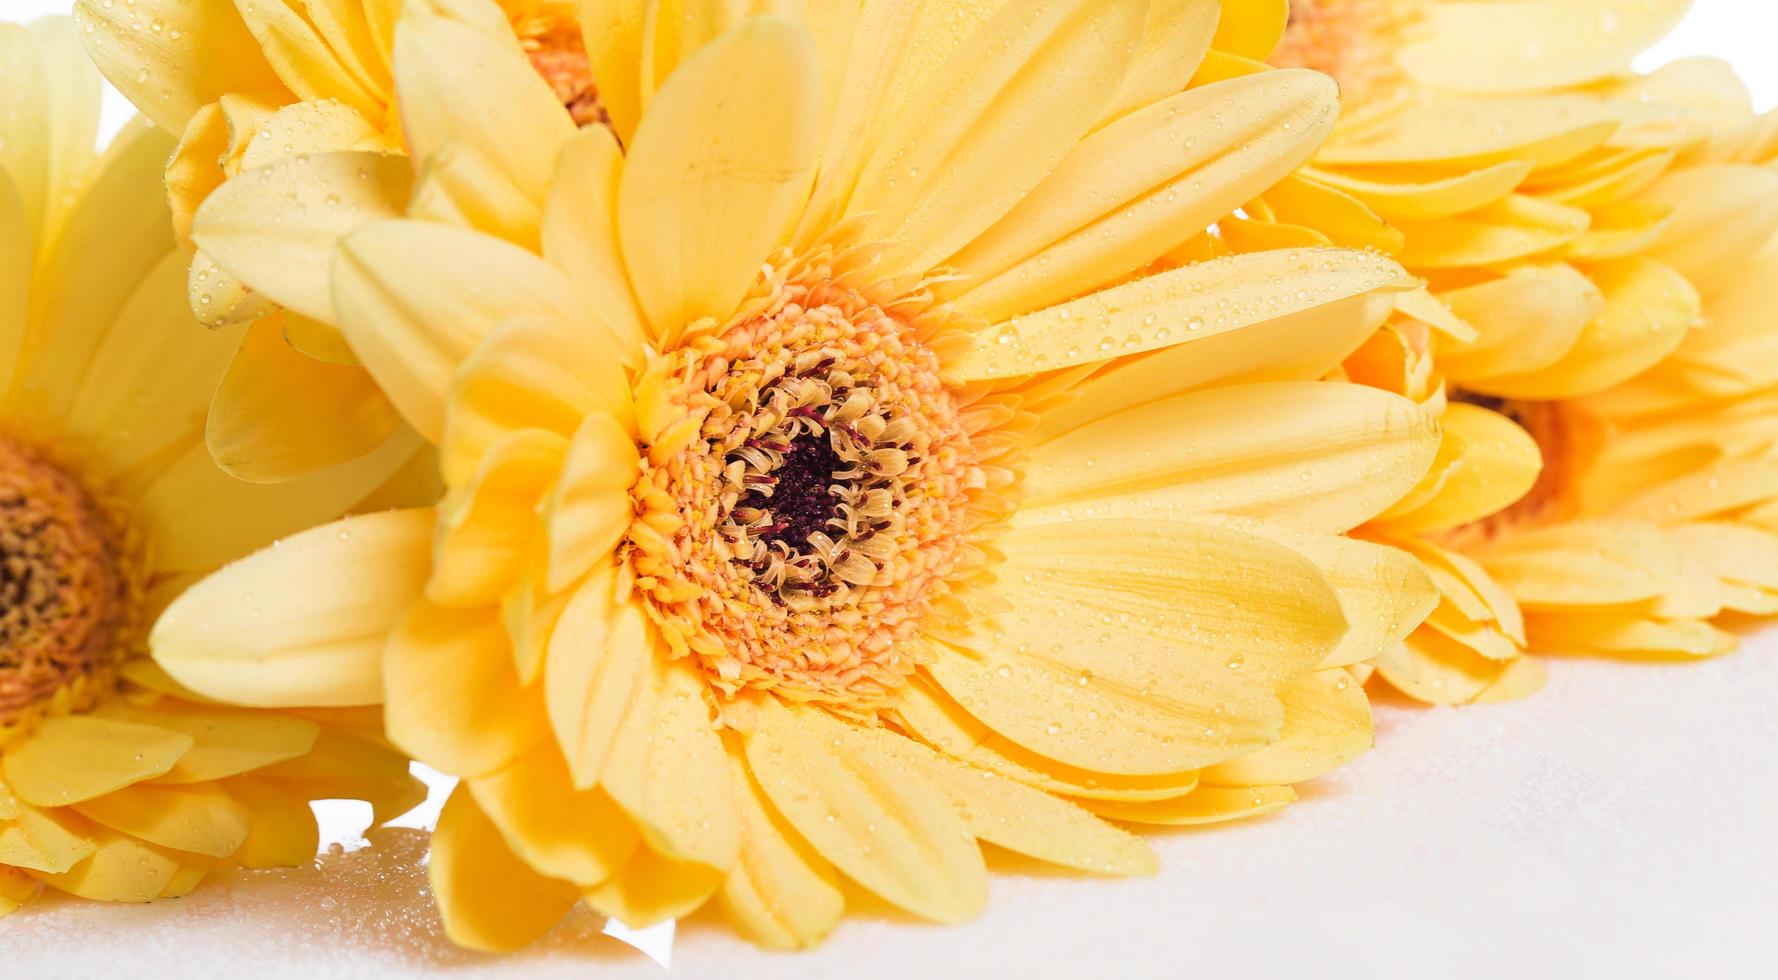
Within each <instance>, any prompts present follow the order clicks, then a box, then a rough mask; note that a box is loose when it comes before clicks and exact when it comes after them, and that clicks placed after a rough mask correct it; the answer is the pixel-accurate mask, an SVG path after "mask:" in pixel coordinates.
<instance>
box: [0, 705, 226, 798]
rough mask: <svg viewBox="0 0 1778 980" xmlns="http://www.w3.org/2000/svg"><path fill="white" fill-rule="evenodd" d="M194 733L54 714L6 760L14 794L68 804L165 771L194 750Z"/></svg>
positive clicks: (1, 763) (3, 766)
mask: <svg viewBox="0 0 1778 980" xmlns="http://www.w3.org/2000/svg"><path fill="white" fill-rule="evenodd" d="M191 747H192V739H191V736H189V735H185V734H183V733H180V732H176V731H173V730H171V729H166V728H159V727H156V726H153V725H141V724H137V723H134V722H127V721H116V720H113V719H109V718H93V717H88V716H83V715H66V716H62V717H57V718H50V719H48V720H46V721H44V722H43V723H42V725H40V726H39V727H38V729H37V730H36V731H35V732H33V733H31V735H30V736H28V737H27V738H25V740H24V741H23V742H21V743H19V744H17V745H13V746H10V747H8V749H7V750H6V756H5V758H4V759H0V771H3V772H4V773H5V775H6V782H7V785H8V786H10V787H11V788H12V792H13V795H15V796H17V797H18V798H19V799H20V800H22V801H24V802H26V803H30V804H33V805H35V806H66V805H68V804H70V803H79V802H81V801H83V800H90V799H93V798H94V797H98V796H104V795H105V794H106V793H112V792H116V791H117V790H120V789H122V788H124V787H125V786H130V785H132V784H135V783H139V782H142V781H143V780H146V779H153V778H154V777H156V776H160V775H164V774H165V773H166V772H167V771H168V770H170V769H172V768H173V766H174V765H175V764H176V763H177V762H178V761H179V757H180V756H182V755H184V754H185V753H186V752H188V751H190V750H191Z"/></svg>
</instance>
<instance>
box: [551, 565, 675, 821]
mask: <svg viewBox="0 0 1778 980" xmlns="http://www.w3.org/2000/svg"><path fill="white" fill-rule="evenodd" d="M657 655H658V654H657V651H656V650H655V645H654V640H653V638H652V636H651V631H650V628H649V625H648V621H647V619H646V617H645V616H644V614H643V610H642V609H641V608H640V607H639V606H637V605H635V604H634V603H632V602H630V601H627V600H624V599H620V598H619V597H618V596H617V576H616V573H615V571H614V570H613V569H612V568H611V567H610V566H606V567H604V568H602V569H600V570H599V571H596V572H594V573H593V574H592V575H591V576H589V577H588V578H587V580H586V582H585V583H584V584H582V585H581V586H580V588H579V589H577V590H576V591H575V593H574V596H573V598H572V599H570V600H569V601H568V605H567V606H566V607H565V608H564V609H563V610H562V615H561V618H560V619H559V620H557V622H556V628H555V631H554V632H553V633H552V634H551V635H550V638H549V646H548V651H547V653H546V655H545V656H546V660H545V664H544V693H545V702H546V704H547V705H548V710H549V721H550V725H551V727H552V729H553V730H554V732H555V737H556V744H557V745H559V746H560V747H561V750H562V754H563V755H564V756H565V757H566V758H567V760H568V769H569V771H570V772H572V773H573V775H574V785H575V786H576V787H578V788H580V789H588V788H591V787H592V786H594V785H596V784H597V783H598V781H599V776H600V773H601V772H602V771H603V769H604V766H605V760H606V758H607V757H608V756H609V755H610V753H611V751H612V745H613V743H614V742H615V741H616V739H617V736H618V731H619V730H620V728H621V727H622V726H623V724H624V719H625V717H627V715H628V714H629V711H630V709H631V706H632V705H633V704H635V703H636V699H637V691H638V690H639V689H640V688H641V687H642V686H643V685H645V684H646V683H647V682H648V675H649V673H650V672H651V671H652V670H653V669H654V668H653V666H652V661H653V659H654V658H655V657H656V656H657Z"/></svg>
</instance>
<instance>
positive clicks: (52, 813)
mask: <svg viewBox="0 0 1778 980" xmlns="http://www.w3.org/2000/svg"><path fill="white" fill-rule="evenodd" d="M0 77H4V78H5V80H6V84H5V89H4V91H3V92H0V915H5V914H7V913H9V912H11V911H13V910H14V909H16V908H17V907H18V906H19V905H20V904H21V903H23V902H24V901H26V900H27V899H29V898H30V897H31V896H32V895H34V894H35V893H36V892H37V891H38V890H39V889H40V888H41V886H42V885H44V884H48V885H49V886H50V887H53V888H57V889H60V890H62V891H65V892H69V893H71V894H74V895H79V896H83V897H86V898H94V899H103V900H110V901H147V900H149V899H153V898H156V897H163V896H176V895H183V894H185V893H186V892H188V891H189V890H191V889H192V888H193V887H195V886H196V885H197V883H198V882H199V881H200V880H201V879H202V878H203V877H204V875H205V874H206V873H207V872H209V871H210V870H211V869H214V868H220V867H230V866H246V867H266V866H272V865H289V864H298V863H301V862H304V861H308V860H310V859H312V858H313V857H314V854H315V846H316V827H315V822H314V817H313V815H312V814H311V813H310V811H309V803H310V801H311V800H315V799H323V798H329V797H355V798H361V799H366V800H370V801H372V802H373V803H374V804H375V805H376V808H377V811H378V816H379V818H382V819H386V818H388V817H390V816H394V815H397V814H399V813H401V812H402V811H404V810H406V809H408V807H410V806H411V805H412V804H414V803H415V802H418V800H419V799H421V798H423V795H424V787H422V786H420V785H419V784H417V783H416V782H415V781H414V780H413V779H412V778H411V777H410V776H408V775H407V764H406V762H405V760H404V759H403V758H402V757H401V756H400V755H398V754H397V753H395V752H393V751H392V750H390V749H388V748H387V747H385V746H384V745H383V744H382V743H381V741H380V731H379V729H380V726H381V721H380V718H379V717H378V715H377V713H376V712H374V711H370V712H366V711H363V710H342V711H331V712H329V711H314V712H308V713H300V712H275V713H274V712H256V711H248V710H241V709H233V708H224V707H220V706H217V705H215V704H213V703H210V702H207V701H206V700H205V699H202V698H200V697H198V696H196V695H194V694H191V693H189V692H187V691H185V690H184V689H182V688H180V687H179V686H178V685H177V684H175V683H174V682H172V681H171V680H170V679H169V678H167V677H166V675H165V674H164V673H162V672H161V671H160V670H159V669H158V668H156V667H155V666H154V665H153V663H152V662H151V661H149V660H148V659H147V658H146V656H143V654H144V653H145V652H146V635H145V634H146V633H147V629H148V624H149V622H150V621H151V620H152V618H153V616H154V615H155V613H156V611H157V610H159V609H160V608H161V607H162V606H163V605H165V604H166V603H167V602H168V601H170V600H171V599H173V598H174V597H175V596H176V595H178V593H179V592H180V590H181V589H182V588H183V587H184V586H185V585H186V584H188V583H190V582H191V581H193V580H194V579H195V578H196V577H197V576H200V575H202V574H204V573H206V572H209V571H211V570H213V569H214V568H216V567H217V566H218V565H220V564H222V563H223V562H225V561H228V560H230V559H233V558H236V557H239V556H241V555H243V554H245V553H247V552H249V551H251V550H252V549H254V548H256V547H259V546H261V545H263V544H265V543H266V542H268V541H271V540H272V539H274V538H275V537H277V536H278V535H281V534H288V533H291V532H293V531H296V530H300V529H301V528H303V527H305V526H308V525H311V524H313V523H315V522H317V521H322V520H327V519H330V518H332V517H334V516H336V515H337V514H339V513H340V512H341V511H342V510H344V509H345V508H346V507H347V506H348V505H350V504H352V503H353V502H354V501H357V500H358V499H360V498H362V497H364V496H366V494H368V493H370V492H371V491H372V490H374V489H376V480H374V479H368V478H367V475H366V471H365V470H364V469H348V470H344V471H338V472H331V473H327V474H323V475H322V476H319V477H315V478H311V479H308V480H304V481H299V482H297V483H292V484H288V485H285V486H281V487H277V488H271V487H256V486H251V485H248V484H244V483H239V482H237V481H234V480H232V479H230V478H228V477H227V476H225V475H224V474H222V473H221V472H220V471H218V470H217V469H216V468H215V466H214V465H212V464H211V463H210V459H209V455H208V453H206V452H205V450H204V446H203V442H202V439H201V436H200V432H199V429H198V427H197V422H198V420H201V418H202V416H203V411H204V405H205V402H206V401H207V400H208V391H209V389H210V388H211V387H213V385H214V382H215V379H216V377H217V376H218V375H219V374H220V373H221V371H222V369H223V367H224V365H226V364H227V362H228V358H229V355H230V353H231V351H232V346H233V345H232V343H231V342H230V341H231V339H232V338H226V337H214V336H208V335H205V334H204V333H203V332H202V331H200V330H199V329H198V328H197V326H196V324H195V323H193V322H192V320H191V317H190V315H189V314H188V313H187V312H186V304H185V300H184V285H183V282H184V259H183V257H182V256H181V255H180V254H179V253H178V251H177V250H176V248H175V247H174V244H173V240H172V236H171V235H170V233H169V231H168V227H169V226H168V222H167V211H166V208H165V206H164V205H163V203H162V196H163V195H162V192H161V189H160V173H161V166H162V164H163V163H164V161H165V160H166V157H167V154H168V153H169V152H171V150H172V148H173V145H172V141H171V140H170V139H169V138H167V136H166V135H165V134H163V133H161V132H159V131H157V130H155V129H153V128H150V127H147V126H143V125H140V124H137V125H132V126H130V127H129V128H127V129H126V130H125V131H124V133H123V135H121V136H120V137H119V138H118V139H117V141H116V142H115V143H114V144H113V145H112V146H111V148H110V150H109V151H108V152H107V153H106V154H105V155H104V157H103V158H102V159H95V157H94V152H93V144H94V140H95V136H96V128H97V122H98V111H99V89H100V81H99V77H98V75H97V74H96V73H94V72H93V71H92V69H91V68H90V66H88V64H87V62H86V60H85V58H84V57H83V56H82V54H81V52H80V44H79V42H78V41H77V40H76V37H75V30H74V27H73V25H72V23H71V22H69V21H68V20H67V19H66V18H53V19H47V20H42V21H38V22H37V23H35V24H33V25H31V26H30V27H28V28H27V27H22V26H19V25H14V24H0ZM372 469H374V468H372Z"/></svg>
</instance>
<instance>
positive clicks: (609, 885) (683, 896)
mask: <svg viewBox="0 0 1778 980" xmlns="http://www.w3.org/2000/svg"><path fill="white" fill-rule="evenodd" d="M723 876H724V871H723V869H720V868H712V867H711V866H709V865H707V864H702V863H699V862H696V861H677V860H674V859H672V858H669V857H665V856H663V855H661V854H659V853H658V852H656V851H655V850H653V849H652V848H650V847H648V846H647V845H646V844H644V845H643V846H641V847H638V848H637V849H636V851H635V853H634V854H632V855H631V856H630V862H629V863H628V864H626V865H624V868H623V870H622V871H619V872H618V873H617V874H616V875H614V876H613V877H612V878H611V879H610V880H608V881H606V882H604V883H603V884H601V885H599V886H598V887H596V888H593V889H591V890H589V891H587V892H586V893H585V894H586V903H587V906H588V907H589V908H591V909H593V910H594V911H595V912H600V913H602V914H604V915H606V916H608V917H610V918H612V919H615V920H617V921H618V922H621V923H623V924H624V925H626V926H629V927H630V928H632V929H646V928H648V927H649V926H654V925H659V924H660V923H662V922H666V921H667V920H669V919H677V918H681V917H683V916H687V915H690V914H691V913H693V912H695V911H697V910H698V909H699V908H701V907H703V905H704V903H705V902H707V901H709V900H710V897H711V896H712V895H715V894H716V891H717V889H719V888H721V887H722V881H723Z"/></svg>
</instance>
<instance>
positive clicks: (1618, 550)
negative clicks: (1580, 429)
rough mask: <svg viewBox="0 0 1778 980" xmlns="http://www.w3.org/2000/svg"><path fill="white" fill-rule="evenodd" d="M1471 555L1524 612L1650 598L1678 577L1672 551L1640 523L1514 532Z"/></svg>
mask: <svg viewBox="0 0 1778 980" xmlns="http://www.w3.org/2000/svg"><path fill="white" fill-rule="evenodd" d="M1471 555H1472V556H1473V557H1474V558H1475V559H1476V560H1477V561H1479V562H1481V564H1482V567H1484V568H1486V569H1487V570H1488V574H1489V575H1491V576H1493V577H1494V578H1495V579H1496V580H1498V581H1499V582H1500V584H1501V585H1504V586H1505V587H1506V589H1507V591H1508V592H1511V593H1512V594H1513V598H1515V599H1517V600H1518V601H1519V604H1520V605H1522V606H1524V607H1526V608H1527V609H1550V608H1561V607H1564V606H1600V605H1618V604H1622V603H1627V602H1638V601H1641V600H1643V599H1652V598H1654V597H1655V596H1658V595H1660V594H1661V593H1662V592H1663V591H1665V590H1667V589H1669V588H1672V587H1673V586H1674V585H1676V584H1677V583H1678V581H1679V575H1680V557H1679V552H1678V550H1677V548H1675V546H1674V545H1673V543H1672V542H1671V541H1669V540H1668V539H1667V538H1666V537H1665V536H1664V535H1663V534H1662V533H1661V532H1660V531H1659V530H1657V529H1656V528H1654V527H1651V526H1649V525H1646V524H1632V523H1612V522H1605V521H1592V522H1586V521H1577V522H1572V523H1567V524H1556V525H1551V526H1549V527H1543V528H1536V529H1528V530H1521V531H1515V532H1514V533H1512V534H1511V535H1506V536H1503V537H1501V538H1498V539H1496V540H1495V541H1493V542H1491V543H1490V544H1489V545H1488V546H1486V547H1484V548H1480V549H1476V550H1474V551H1472V552H1471Z"/></svg>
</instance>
